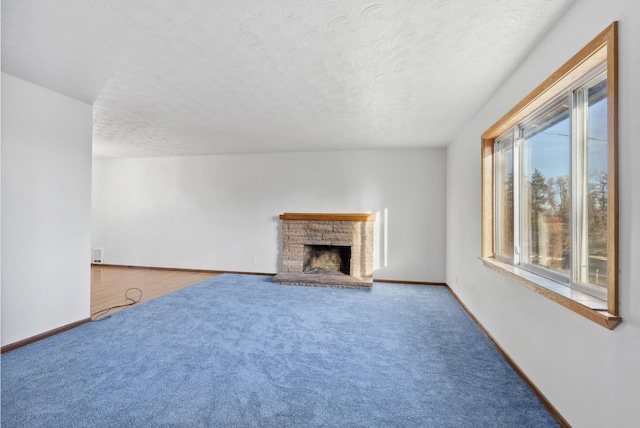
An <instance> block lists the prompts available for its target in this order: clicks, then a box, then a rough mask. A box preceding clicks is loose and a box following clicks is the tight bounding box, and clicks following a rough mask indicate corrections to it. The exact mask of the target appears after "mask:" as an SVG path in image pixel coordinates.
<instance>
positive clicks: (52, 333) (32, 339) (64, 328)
mask: <svg viewBox="0 0 640 428" xmlns="http://www.w3.org/2000/svg"><path fill="white" fill-rule="evenodd" d="M88 322H91V318H85V319H82V320H80V321H76V322H72V323H71V324H67V325H63V326H62V327H58V328H54V329H53V330H49V331H45V332H44V333H40V334H36V335H35V336H31V337H27V338H26V339H22V340H19V341H17V342H13V343H10V344H8V345H5V346H3V347H2V348H1V349H0V354H4V353H5V352H9V351H13V350H14V349H18V348H22V347H23V346H26V345H29V344H31V343H34V342H37V341H39V340H42V339H46V338H47V337H51V336H55V335H56V334H58V333H62V332H64V331H67V330H71V329H72V328H76V327H79V326H81V325H83V324H86V323H88Z"/></svg>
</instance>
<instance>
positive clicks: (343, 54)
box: [2, 0, 574, 157]
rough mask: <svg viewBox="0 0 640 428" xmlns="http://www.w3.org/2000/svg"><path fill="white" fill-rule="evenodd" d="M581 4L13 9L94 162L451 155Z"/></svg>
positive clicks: (11, 17) (19, 68) (96, 2)
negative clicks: (467, 128) (83, 110)
mask: <svg viewBox="0 0 640 428" xmlns="http://www.w3.org/2000/svg"><path fill="white" fill-rule="evenodd" d="M573 1H574V0H415V1H411V0H396V1H374V0H251V1H242V0H228V1H222V0H221V1H214V0H180V1H177V0H146V1H145V0H3V1H2V70H3V71H5V72H7V73H9V74H12V75H14V76H17V77H20V78H22V79H25V80H28V81H30V82H33V83H36V84H38V85H41V86H44V87H47V88H50V89H52V90H55V91H57V92H60V93H63V94H66V95H69V96H71V97H74V98H77V99H79V100H82V101H85V102H87V103H91V104H93V105H94V130H93V145H94V146H93V150H94V156H95V157H140V156H176V155H199V154H217V153H262V152H283V151H311V150H313V151H317V150H345V149H363V148H400V147H402V148H414V147H435V146H439V147H442V146H445V145H446V144H448V143H449V142H450V141H451V140H452V139H453V138H454V137H455V136H456V133H457V130H458V129H460V127H461V126H462V125H464V124H465V123H466V122H467V121H468V120H469V119H470V118H472V117H473V115H474V114H475V113H476V112H477V111H478V109H479V108H480V107H481V106H482V104H483V103H484V102H486V101H487V99H488V97H489V96H490V95H491V94H492V92H493V91H494V90H495V89H496V88H497V86H498V85H499V84H500V82H501V81H502V80H504V79H505V77H506V76H507V73H509V72H510V71H511V70H513V69H514V68H515V66H516V65H517V64H518V62H519V61H520V60H521V59H522V58H523V56H524V55H525V54H526V53H527V52H528V51H529V50H530V49H531V48H532V46H533V44H534V43H535V42H536V41H537V40H538V39H539V38H540V37H541V35H542V34H543V33H544V31H546V29H547V28H548V27H549V26H550V25H551V24H552V23H553V22H554V21H555V20H556V19H557V18H558V17H559V16H560V14H562V12H563V11H564V10H566V8H567V7H568V6H569V5H570V4H571V3H572V2H573Z"/></svg>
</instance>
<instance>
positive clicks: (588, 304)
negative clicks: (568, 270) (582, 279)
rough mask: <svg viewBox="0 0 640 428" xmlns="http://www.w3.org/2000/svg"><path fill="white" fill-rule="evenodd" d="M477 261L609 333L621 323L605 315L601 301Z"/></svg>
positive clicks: (511, 268)
mask: <svg viewBox="0 0 640 428" xmlns="http://www.w3.org/2000/svg"><path fill="white" fill-rule="evenodd" d="M480 260H482V263H483V264H484V265H485V266H486V267H488V268H489V269H491V270H493V271H495V272H497V273H499V274H500V275H503V276H506V277H507V278H509V279H512V280H514V281H516V282H517V283H518V284H520V285H523V286H525V287H527V288H528V289H530V290H533V291H535V292H536V293H538V294H540V295H542V296H544V297H546V298H548V299H551V300H553V301H554V302H556V303H558V304H560V305H562V306H564V307H565V308H567V309H570V310H572V311H573V312H575V313H577V314H579V315H582V316H583V317H585V318H588V319H590V320H591V321H593V322H595V323H597V324H599V325H601V326H603V327H606V328H608V329H609V330H613V329H614V328H616V327H617V326H618V324H620V323H621V322H622V318H621V317H619V316H616V315H613V314H610V313H609V312H607V302H605V301H603V300H601V299H598V298H596V297H593V296H590V295H588V294H586V293H582V292H580V291H577V290H574V289H572V288H570V287H567V286H566V285H562V284H559V283H557V282H555V281H552V280H550V279H547V278H544V277H541V276H539V275H536V274H533V273H531V272H528V271H526V270H524V269H521V268H518V267H516V266H512V265H510V264H508V263H504V262H501V261H499V260H496V259H494V258H487V257H480Z"/></svg>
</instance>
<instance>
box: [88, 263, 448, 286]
mask: <svg viewBox="0 0 640 428" xmlns="http://www.w3.org/2000/svg"><path fill="white" fill-rule="evenodd" d="M91 266H96V267H115V268H131V269H150V270H173V271H178V272H202V273H213V274H218V275H221V274H223V273H231V274H237V275H260V276H275V275H277V274H276V273H273V272H248V271H236V270H213V269H188V268H172V267H156V266H135V265H117V264H103V263H91ZM373 281H374V282H387V283H390V284H411V285H438V286H444V287H447V284H446V283H445V282H429V281H405V280H402V279H378V278H373Z"/></svg>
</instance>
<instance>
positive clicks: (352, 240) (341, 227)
mask: <svg viewBox="0 0 640 428" xmlns="http://www.w3.org/2000/svg"><path fill="white" fill-rule="evenodd" d="M375 218H376V216H375V214H328V213H327V214H317V213H316V214H314V213H284V214H281V215H280V219H281V220H282V266H281V270H280V273H278V274H277V275H276V276H274V278H273V280H274V281H275V282H277V283H280V284H291V285H312V286H323V287H347V288H365V289H370V288H371V285H372V283H373V225H374V221H375ZM305 245H306V246H310V245H325V246H349V247H350V248H351V259H350V263H349V264H350V271H349V275H344V274H325V273H305V272H304V268H303V265H304V257H305Z"/></svg>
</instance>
